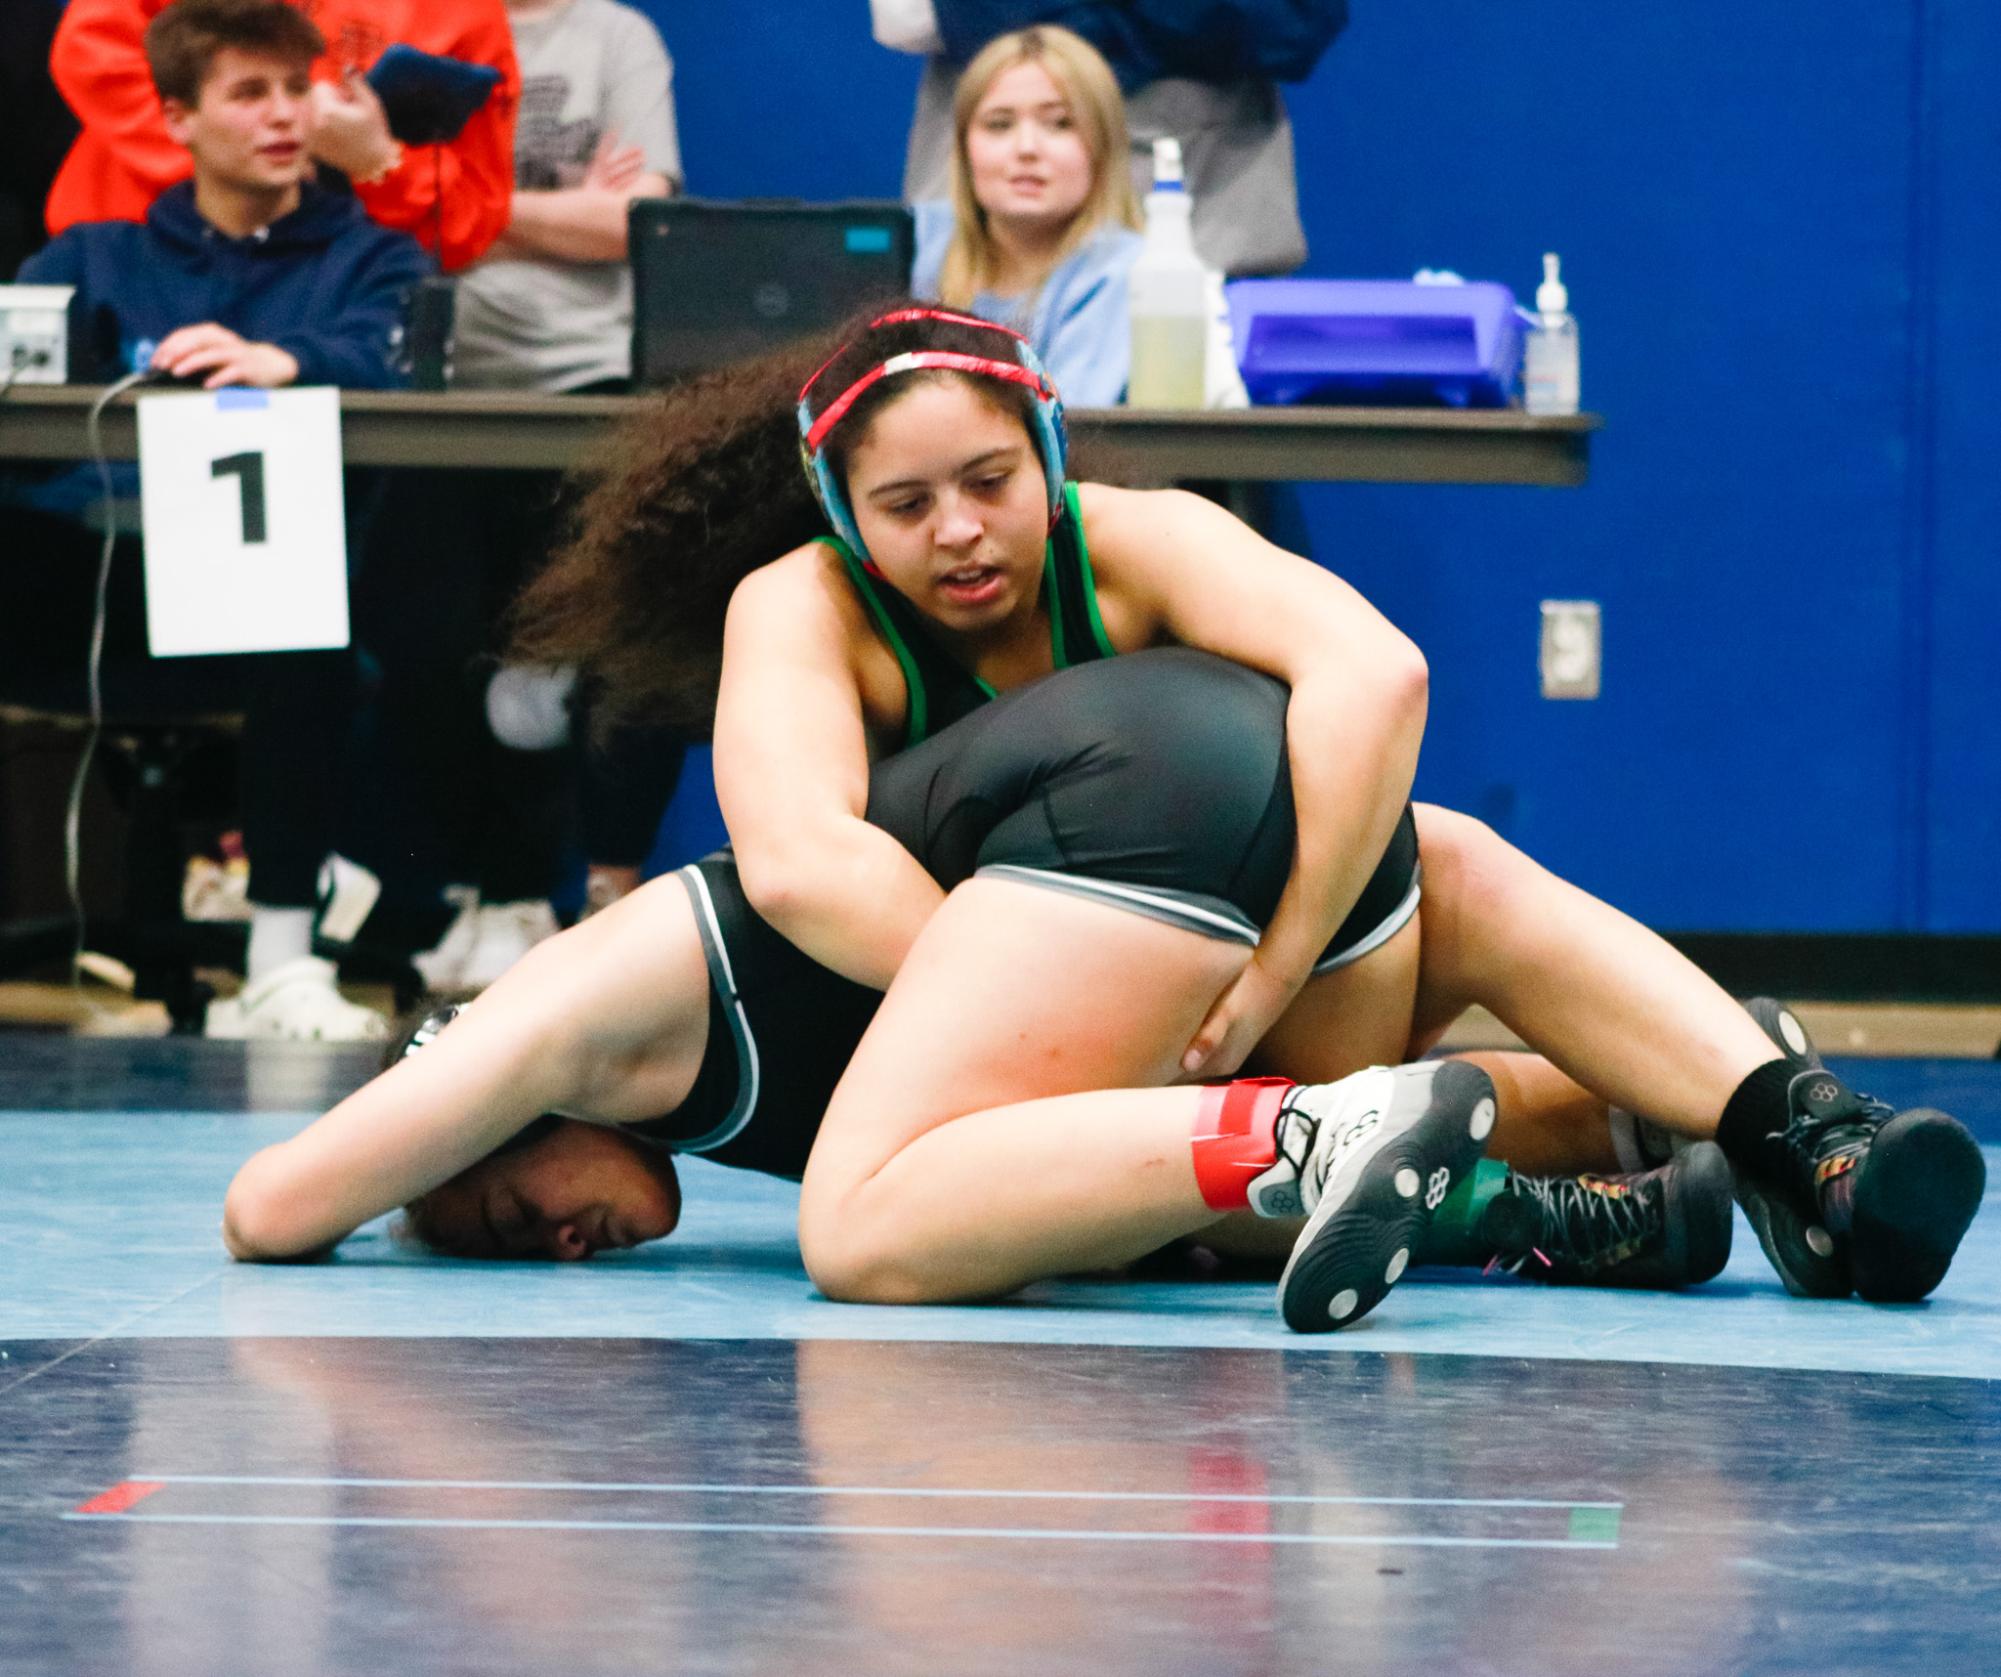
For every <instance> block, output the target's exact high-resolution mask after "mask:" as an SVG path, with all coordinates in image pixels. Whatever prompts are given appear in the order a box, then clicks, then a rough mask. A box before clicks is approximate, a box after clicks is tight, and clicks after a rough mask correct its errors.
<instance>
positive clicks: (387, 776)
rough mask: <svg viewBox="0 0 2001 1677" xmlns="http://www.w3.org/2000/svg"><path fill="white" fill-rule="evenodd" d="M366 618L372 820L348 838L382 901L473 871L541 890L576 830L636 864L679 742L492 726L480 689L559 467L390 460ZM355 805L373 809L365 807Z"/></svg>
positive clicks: (506, 885)
mask: <svg viewBox="0 0 2001 1677" xmlns="http://www.w3.org/2000/svg"><path fill="white" fill-rule="evenodd" d="M383 478H384V482H383V487H382V493H381V497H380V499H379V501H378V503H377V504H376V506H375V507H374V509H373V517H372V520H371V524H370V530H369V543H370V553H371V562H370V565H369V568H368V572H367V575H366V578H365V580H364V583H363V587H362V590H361V597H360V600H359V602H358V608H357V609H358V632H359V634H360V636H361V638H362V640H363V643H364V647H365V652H366V655H367V659H368V662H369V666H370V668H371V671H372V679H371V688H372V691H371V695H370V699H369V702H368V704H367V706H366V710H367V717H366V720H365V726H364V731H363V740H364V746H363V751H362V764H363V767H362V772H361V779H362V780H363V781H364V782H365V783H366V785H367V787H368V789H369V797H368V798H367V799H366V800H365V802H366V804H367V805H368V806H369V810H370V811H372V812H373V815H372V819H371V820H370V825H371V826H372V827H373V828H374V831H373V833H372V834H370V835H369V836H366V837H361V838H358V839H357V841H356V847H355V851H354V854H355V855H356V857H357V859H358V860H361V861H364V862H366V863H367V864H368V865H369V866H370V867H371V868H372V869H373V870H374V871H375V872H376V873H378V874H379V875H381V876H382V877H383V880H384V897H385V901H405V900H411V899H415V898H419V897H425V896H428V897H429V899H430V900H432V901H435V900H436V893H437V891H438V889H439V888H440V887H441V886H443V885H445V884H448V883H464V884H472V885H477V886H478V887H479V889H480V893H481V895H482V896H483V897H484V898H486V899H487V900H488V901H492V902H512V901H521V900H528V899H534V898H541V897H547V896H548V895H549V894H550V892H551V890H552V888H553V887H554V886H555V884H556V882H557V876H558V872H559V869H560V866H561V862H562V857H563V854H564V851H565V849H566V848H567V846H568V845H569V844H570V843H571V842H573V841H574V840H575V839H576V838H577V836H578V833H579V816H580V817H581V842H582V845H583V848H584V850H585V853H586V854H587V855H588V856H589V857H590V858H591V859H592V860H593V861H602V862H610V863H615V864H624V865H636V864H637V863H639V862H641V861H643V860H644V859H645V857H646V855H647V852H648V851H649V849H650V848H651V846H652V842H653V836H654V833H655V831H656V830H657V828H658V827H659V824H660V817H661V814H662V812H663V811H664V810H665V809H666V806H667V800H668V799H669V798H670V797H671V796H672V795H673V791H674V787H675V783H676V781H677V780H678V778H679V775H680V767H681V757H682V754H683V751H684V749H685V748H684V746H683V744H682V742H681V741H680V740H679V739H678V738H676V737H675V736H674V735H672V734H670V733H666V732H664V731H660V730H651V729H643V730H642V729H633V730H624V731H621V733H620V734H618V735H617V736H615V737H614V739H613V741H612V742H611V746H610V749H609V750H608V751H606V752H604V753H602V754H596V753H586V752H585V750H584V749H583V747H582V744H581V741H582V738H583V736H584V735H585V733H586V732H587V728H586V727H585V726H584V725H583V723H582V722H581V721H579V723H578V724H577V725H576V726H575V727H574V728H573V734H574V735H575V736H576V739H577V741H578V742H579V743H578V744H576V745H574V746H572V747H570V748H566V749H562V750H555V751H516V750H512V749H510V748H509V747H507V746H504V745H502V744H501V743H500V742H499V741H497V740H496V739H494V737H493V734H492V732H491V730H490V729H489V727H488V725H487V721H486V704H485V700H486V688H487V683H488V682H489V681H490V680H491V678H492V676H493V673H494V671H495V670H496V669H497V668H498V667H499V658H500V654H501V652H502V651H503V650H504V647H503V644H502V643H503V639H504V635H505V627H506V616H507V612H508V609H509V608H510V607H511V606H512V604H513V602H514V599H515V596H516V595H517V594H518V593H519V592H520V589H521V587H522V585H523V584H524V583H525V582H526V581H527V579H528V578H529V577H530V576H531V575H533V574H534V572H535V571H536V570H537V569H539V568H540V567H541V565H542V564H544V563H545V562H546V560H547V557H548V554H549V551H550V549H551V547H552V546H553V545H554V543H555V542H556V541H557V540H558V539H559V538H560V534H561V531H562V528H563V521H564V518H565V512H566V509H565V506H564V501H563V480H562V479H561V477H560V476H559V475H558V474H556V473H553V472H517V471H488V470H451V471H396V472H388V473H384V474H383ZM360 813H367V812H362V811H358V814H360Z"/></svg>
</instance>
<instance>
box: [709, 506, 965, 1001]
mask: <svg viewBox="0 0 2001 1677" xmlns="http://www.w3.org/2000/svg"><path fill="white" fill-rule="evenodd" d="M828 563H829V561H828V559H827V558H826V553H825V549H823V548H820V547H818V546H817V545H816V546H812V547H806V548H801V549H799V550H798V551H797V552H795V553H792V554H788V555H787V556H786V557H785V558H783V559H781V560H778V561H777V562H776V563H774V564H771V565H767V566H765V567H764V568H763V569H762V570H758V571H754V572H752V573H751V575H750V576H748V577H747V578H745V579H744V581H743V582H741V583H740V584H738V586H737V590H736V593H735V594H734V595H733V596H732V597H731V600H730V608H729V617H728V621H727V623H726V624H725V627H724V631H723V676H722V687H721V691H720V694H719V696H718V698H717V702H716V731H715V772H716V798H717V801H718V803H720V805H721V806H722V812H723V820H724V822H725V824H726V825H727V826H728V828H729V833H730V842H731V843H732V844H733V845H734V846H735V847H736V862H737V874H738V877H739V878H740V879H741V880H742V881H743V889H744V895H745V896H746V897H748V898H749V899H750V903H751V906H752V907H753V908H755V909H756V910H757V912H758V913H759V914H761V915H762V916H763V917H764V918H765V919H766V920H767V921H769V922H770V923H771V924H772V925H773V926H775V927H776V928H777V929H778V930H779V931H781V932H783V933H784V934H785V936H786V937H788V938H789V939H791V941H792V942H793V943H795V944H796V945H798V947H799V948H800V949H802V950H804V951H805V953H806V954H808V955H810V956H811V957H812V958H813V959H814V960H816V961H818V962H819V963H820V964H821V965H822V966H824V967H828V968H831V969H832V970H833V971H835V972H837V973H839V974H840V975H841V976H842V977H844V978H847V979H850V980H852V981H854V982H855V983H857V984H866V985H869V986H870V987H872V988H874V989H877V990H886V989H887V988H888V987H889V981H890V980H891V979H892V978H894V977H895V976H896V969H897V968H898V967H899V966H901V965H902V964H903V957H904V955H905V954H906V953H908V952H909V949H910V945H911V944H912V943H913V942H914V941H915V940H916V937H917V934H918V932H919V930H921V929H922V927H923V925H924V922H925V921H926V920H928V919H929V918H930V917H931V915H932V913H933V912H934V911H935V910H936V909H937V907H938V905H939V903H940V902H942V901H943V900H944V893H943V892H941V891H940V890H939V888H938V885H937V882H936V881H935V880H933V879H932V878H931V876H930V875H929V874H928V873H926V872H925V871H924V868H923V866H922V865H921V864H920V863H919V862H918V860H917V859H916V857H914V856H912V855H911V854H910V852H909V851H907V850H905V849H904V848H903V846H902V845H900V844H898V843H897V842H896V840H895V839H893V838H891V837H890V836H889V834H887V833H885V832H883V831H882V829H881V828H879V827H871V826H870V825H869V824H868V821H867V820H866V819H865V814H866V811H867V809H868V771H869V751H868V732H867V727H866V724H865V722H864V719H863V709H862V697H861V681H860V675H859V669H858V665H857V663H856V658H855V653H854V650H853V649H854V646H855V644H856V642H855V637H856V636H857V635H858V634H859V633H860V630H859V628H858V626H857V624H856V623H855V622H854V621H852V620H851V617H850V615H849V614H850V613H852V612H854V611H855V610H856V609H857V608H855V607H854V606H853V605H852V602H851V600H844V599H843V597H842V595H841V594H840V592H838V591H837V590H836V589H835V588H833V587H831V586H830V585H829V582H828V579H827V574H826V569H825V567H826V565H827V564H828ZM842 586H843V587H845V586H846V585H845V583H843V584H842ZM850 592H851V591H850Z"/></svg>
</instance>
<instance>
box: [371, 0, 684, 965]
mask: <svg viewBox="0 0 2001 1677" xmlns="http://www.w3.org/2000/svg"><path fill="white" fill-rule="evenodd" d="M508 16H509V19H510V21H511V22H512V24H513V26H514V39H515V50H516V52H517V54H518V55H519V57H520V62H521V74H522V95H521V118H520V122H519V125H518V127H517V129H516V134H515V152H514V175H515V190H514V197H513V209H512V214H511V217H510V219H509V221H508V225H507V230H506V232H505V233H503V234H502V235H501V238H500V240H499V241H498V242H497V243H496V244H495V245H494V246H493V248H492V249H491V250H490V251H489V252H488V254H487V255H486V257H485V258H484V259H483V260H482V261H480V262H479V263H477V264H475V265H474V266H473V267H472V268H470V269H468V270H467V271H466V272H465V273H464V274H463V275H462V276H461V277H460V280H459V283H458V307H457V328H456V331H457V342H456V347H455V352H454V373H453V383H454V385H456V386H459V387H472V388H490V389H528V390H542V391H550V392H592V393H597V392H611V391H620V390H624V389H626V388H628V386H629V378H630V371H631V352H632V280H631V270H630V269H629V267H628V266H627V264H626V212H627V207H628V205H629V204H630V202H631V201H632V199H634V198H635V197H642V196H646V197H662V196H665V195H667V194H668V193H670V192H672V191H674V190H676V189H677V188H678V187H679V185H680V181H681V155H680V147H679V143H678V140H677V137H676V131H675V121H674V99H673V65H672V62H671V61H670V60H669V58H668V56H667V52H666V49H665V48H664V47H663V46H662V44H661V41H660V36H659V34H658V32H657V31H656V30H655V29H654V27H653V25H652V23H651V22H650V21H649V20H648V19H647V18H646V17H645V16H644V14H642V13H640V12H638V11H635V10H633V9H632V8H631V7H629V6H624V5H619V4H616V3H615V0H510V4H509V6H508ZM563 516H564V507H563V502H562V484H561V480H560V478H558V477H557V476H556V475H555V474H553V473H539V472H506V471H450V472H438V473H417V472H400V473H397V474H395V476H394V477H393V479H392V480H391V483H390V486H389V489H388V500H387V503H386V516H385V517H384V519H383V521H382V529H383V534H384V537H385V539H386V540H388V541H389V542H391V543H393V544H394V553H395V555H400V556H401V561H400V562H399V560H398V558H397V557H394V556H392V558H391V559H390V560H389V561H388V562H387V563H386V564H385V565H384V567H383V573H384V575H385V576H393V577H394V578H395V579H396V581H395V590H396V595H397V598H396V601H395V606H396V612H395V616H394V619H393V620H391V619H389V618H388V617H386V616H385V618H384V620H383V621H382V622H381V623H380V625H379V627H378V628H377V630H376V631H375V632H374V633H373V634H372V635H371V646H372V649H373V650H374V651H375V652H376V653H377V654H378V656H379V657H380V659H381V662H382V666H383V693H382V716H381V721H380V726H379V727H378V728H377V729H376V731H375V740H376V750H377V752H378V753H379V754H380V756H381V758H382V763H381V769H382V773H383V776H384V783H385V785H386V786H387V787H388V788H390V789H391V797H392V798H393V799H394V800H396V801H397V802H398V803H399V804H400V806H401V810H400V812H399V822H398V829H397V838H398V839H399V841H400V853H399V854H398V855H396V856H394V857H391V856H388V855H384V856H382V857H381V862H380V867H379V870H378V871H379V872H380V873H381V874H382V876H383V880H384V901H385V904H387V905H389V906H391V907H392V908H394V907H397V906H399V904H398V901H397V899H399V898H402V897H404V896H405V895H408V894H412V893H416V894H422V893H423V892H424V891H426V890H429V891H430V892H433V893H435V891H436V890H437V888H438V886H439V885H440V884H447V885H448V890H447V894H448V895H449V896H450V897H451V898H452V899H453V900H455V901H456V902H457V903H458V904H459V905H460V909H459V914H458V916H457V918H456V919H455V920H454V922H453V924H452V925H451V927H450V928H449V929H448V930H447V931H446V934H445V936H444V939H443V940H442V942H441V943H440V944H439V945H438V947H437V948H436V949H434V950H432V951H430V952H429V953H428V954H424V955H419V956H418V957H416V964H417V968H418V971H419V972H420V973H421V974H422V975H423V977H424V979H425V982H426V983H427V984H428V985H429V987H430V988H431V989H433V990H434V991H439V992H443V993H448V994H450V993H464V992H469V991H474V990H478V989H480V988H482V987H484V986H485V985H487V984H490V983H491V982H492V981H493V980H494V979H496V978H498V977H499V976H500V974H501V973H502V972H504V971H505V970H506V969H507V967H508V966H509V965H511V964H512V963H513V961H514V960H516V959H518V958H519V956H520V955H522V954H523V953H525V952H526V950H527V949H528V948H529V947H530V946H531V945H532V944H533V943H535V942H537V941H539V940H540V939H541V938H543V937H545V936H547V935H548V934H549V933H551V932H553V931H554V930H555V926H556V922H555V918H554V915H553V914H552V912H551V910H550V907H549V902H548V896H549V892H550V889H551V887H552V885H553V884H554V882H555V878H556V874H557V871H558V867H559V864H560V860H561V852H562V848H563V845H564V841H565V840H566V838H568V837H569V836H570V835H569V834H568V833H567V832H566V831H565V826H564V822H563V821H562V820H561V819H560V817H561V815H562V814H563V812H564V811H566V810H567V809H568V808H569V807H570V806H571V803H572V801H573V797H574V783H575V780H576V775H575V773H574V772H573V762H574V757H573V753H572V752H571V751H569V750H567V749H564V748H562V747H560V746H552V743H551V742H552V741H553V740H559V739H560V738H561V737H562V736H563V735H564V734H565V733H566V732H568V716H567V706H568V695H569V682H568V678H567V675H566V673H563V672H549V671H529V670H510V671H503V672H501V673H500V674H498V675H493V674H492V659H491V654H492V652H493V649H494V647H495V644H496V641H497V638H498V636H497V626H498V624H499V622H500V620H501V619H502V617H503V616H504V615H505V612H506V609H507V606H508V605H509V604H510V603H511V601H512V599H513V596H514V594H515V592H516V591H517V590H518V589H519V587H520V586H521V584H522V583H523V582H524V581H525V580H526V578H527V577H528V576H529V575H530V574H531V573H532V572H533V571H534V570H536V569H538V568H539V567H540V566H541V565H542V564H543V563H544V562H545V561H546V560H547V558H548V555H549V550H550V547H551V546H552V544H553V543H554V542H555V540H556V539H557V536H558V534H559V533H560V530H561V527H562V520H563ZM399 624H400V625H401V627H399ZM420 624H421V625H422V627H421V629H420V628H418V627H417V625H420ZM440 640H441V641H442V649H441V647H440V645H439V642H440ZM489 680H491V684H492V685H491V692H490V693H489ZM496 725H497V729H498V735H496ZM578 731H579V732H581V730H578ZM682 749H683V748H682V745H681V742H680V741H679V740H678V739H677V738H675V737H674V736H673V735H671V734H665V733H660V732H657V731H653V730H632V731H628V732H625V733H621V734H619V735H617V736H615V738H614V742H613V745H612V749H611V750H610V751H609V752H608V753H607V754H605V755H603V756H599V755H595V754H593V755H592V756H590V757H589V758H588V759H586V760H585V762H584V763H583V767H582V798H583V814H584V831H583V840H584V844H585V847H586V852H587V855H588V856H589V858H590V860H591V863H592V867H591V874H590V879H589V882H588V886H587V891H588V894H589V897H590V898H591V899H592V901H593V903H601V902H603V901H606V900H609V899H610V898H612V897H615V896H618V895H622V894H623V893H624V892H625V891H628V890H630V889H632V887H633V886H635V885H637V884H638V882H639V869H640V864H641V863H643V862H644V860H645V859H646V855H647V852H648V851H649V850H650V848H651V846H652V841H653V837H654V834H655V831H656V830H657V829H658V827H659V824H660V816H661V812H662V810H663V809H664V808H665V807H666V803H667V800H668V798H669V796H670V795H671V794H672V792H673V790H674V785H675V782H676V780H677V778H678V776H679V773H680V766H681V756H682ZM404 815H407V816H408V820H407V821H405V820H404V819H403V818H402V817H403V816H404ZM363 860H366V861H370V862H374V861H375V860H376V858H374V857H364V858H363Z"/></svg>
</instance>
